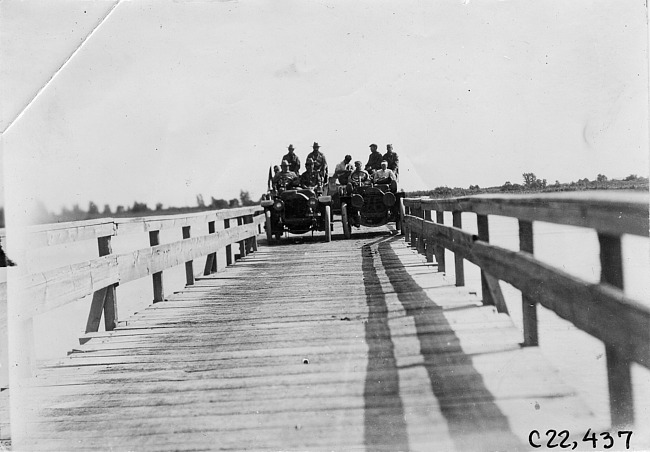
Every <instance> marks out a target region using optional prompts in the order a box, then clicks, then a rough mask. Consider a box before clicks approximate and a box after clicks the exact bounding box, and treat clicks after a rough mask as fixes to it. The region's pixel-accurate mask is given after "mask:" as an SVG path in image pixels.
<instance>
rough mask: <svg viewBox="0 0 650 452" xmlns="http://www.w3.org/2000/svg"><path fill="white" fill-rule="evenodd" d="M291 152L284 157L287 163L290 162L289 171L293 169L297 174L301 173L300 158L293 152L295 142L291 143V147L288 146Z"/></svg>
mask: <svg viewBox="0 0 650 452" xmlns="http://www.w3.org/2000/svg"><path fill="white" fill-rule="evenodd" d="M287 149H288V150H289V152H288V153H287V155H285V156H284V157H282V160H286V161H287V163H288V164H289V171H293V172H294V173H296V174H300V159H299V158H298V156H297V155H296V154H295V153H294V152H293V151H294V149H293V144H290V145H289V147H288V148H287Z"/></svg>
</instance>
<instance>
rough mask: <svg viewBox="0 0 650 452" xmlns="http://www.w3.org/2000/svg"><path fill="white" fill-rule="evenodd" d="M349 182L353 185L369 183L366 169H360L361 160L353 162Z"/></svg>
mask: <svg viewBox="0 0 650 452" xmlns="http://www.w3.org/2000/svg"><path fill="white" fill-rule="evenodd" d="M349 183H350V184H352V186H354V187H359V186H362V185H370V176H369V175H368V173H367V172H366V171H364V170H363V169H361V162H360V161H359V160H357V161H356V162H354V171H353V172H352V174H350V178H349Z"/></svg>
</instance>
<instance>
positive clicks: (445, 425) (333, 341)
mask: <svg viewBox="0 0 650 452" xmlns="http://www.w3.org/2000/svg"><path fill="white" fill-rule="evenodd" d="M338 238H339V237H337V236H335V240H334V241H333V242H331V243H323V242H322V241H321V240H320V238H319V237H314V238H313V239H312V238H310V237H306V238H302V239H299V240H292V241H291V242H290V243H289V244H282V245H277V246H273V247H267V246H260V249H259V251H258V252H257V253H255V254H253V255H250V256H248V257H246V258H244V259H242V260H240V261H239V262H238V263H237V264H236V265H235V266H233V267H230V268H228V269H227V270H226V271H224V272H221V273H217V274H215V275H212V276H210V277H204V278H201V279H199V280H197V282H196V285H195V286H193V287H188V288H187V289H185V290H183V291H181V292H179V293H177V294H174V295H171V296H169V297H168V299H167V300H166V301H164V302H161V303H158V304H156V305H153V306H151V307H149V308H147V309H145V310H143V311H142V312H140V313H138V314H136V315H134V316H133V317H132V318H130V319H129V320H128V322H127V323H126V324H125V325H122V326H121V327H119V328H117V329H116V330H115V331H113V332H110V333H97V334H96V335H95V337H93V339H91V340H90V341H88V342H87V343H86V344H84V345H83V346H80V347H78V349H76V350H75V351H74V353H72V354H71V355H70V356H68V357H67V358H65V359H62V360H60V361H58V362H56V363H52V364H51V365H50V366H47V367H44V368H42V369H41V370H40V371H39V372H38V374H37V375H36V376H35V378H33V379H32V380H30V381H29V384H28V385H27V386H26V387H24V388H21V389H19V390H18V391H17V397H18V400H17V403H18V404H19V406H20V407H21V408H20V416H19V417H18V418H16V419H14V422H13V425H12V433H13V445H14V447H15V448H16V449H17V450H77V449H79V450H135V451H144V450H310V451H311V450H340V451H349V450H368V451H380V450H385V451H399V450H413V451H416V450H422V451H431V450H441V451H442V450H444V451H453V450H458V451H466V450H486V451H487V450H529V449H530V446H529V445H528V435H529V432H530V431H531V430H532V429H536V430H539V431H541V432H544V431H546V429H548V428H555V429H558V430H561V429H569V430H571V431H574V432H575V433H576V434H580V438H579V439H581V438H582V436H581V435H582V434H584V431H586V429H587V428H592V429H595V428H599V427H601V428H603V429H606V428H607V427H606V426H600V425H598V423H597V422H596V421H595V418H594V417H593V416H592V415H591V413H590V412H589V409H588V408H587V407H586V405H585V404H583V403H582V402H581V401H580V400H579V398H578V397H577V396H576V394H575V391H574V390H573V389H572V388H570V387H568V386H567V385H566V384H564V383H563V382H562V381H561V379H560V378H559V376H558V374H557V372H556V371H555V370H554V369H553V368H552V367H551V366H550V365H549V364H548V363H547V362H546V360H545V359H544V358H543V356H542V355H541V353H540V352H539V350H538V349H536V348H525V349H522V348H521V347H520V346H519V342H521V334H520V332H519V331H518V330H517V329H516V328H515V327H514V326H513V324H512V322H511V320H510V318H509V317H508V316H506V315H504V314H499V313H497V312H496V311H495V310H494V309H493V308H492V307H484V306H482V305H481V303H480V300H479V299H478V298H477V297H476V295H475V294H473V293H470V292H469V291H467V290H466V289H464V288H457V287H455V286H454V285H453V283H451V282H450V281H448V280H447V279H445V278H444V276H443V275H442V274H440V273H436V272H435V265H434V264H428V263H426V262H425V259H424V258H423V257H422V256H420V255H417V254H416V253H415V252H414V251H412V250H411V249H410V248H408V247H407V246H406V245H405V243H404V241H403V240H402V239H401V238H400V237H397V236H394V235H391V233H390V232H389V231H388V229H379V230H378V229H375V230H367V232H366V233H359V232H356V234H354V235H353V238H352V240H336V239H338ZM263 243H264V242H263V241H262V244H263Z"/></svg>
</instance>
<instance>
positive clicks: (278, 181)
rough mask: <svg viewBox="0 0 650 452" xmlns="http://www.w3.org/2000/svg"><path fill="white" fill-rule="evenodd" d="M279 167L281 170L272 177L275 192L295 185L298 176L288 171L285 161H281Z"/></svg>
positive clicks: (287, 164)
mask: <svg viewBox="0 0 650 452" xmlns="http://www.w3.org/2000/svg"><path fill="white" fill-rule="evenodd" d="M280 167H282V170H281V171H280V172H279V173H277V174H276V175H275V176H273V187H275V189H276V190H283V189H287V188H291V187H292V186H293V185H295V183H296V181H297V179H298V176H297V175H296V173H294V172H293V171H289V163H288V162H287V161H286V160H282V163H281V164H280Z"/></svg>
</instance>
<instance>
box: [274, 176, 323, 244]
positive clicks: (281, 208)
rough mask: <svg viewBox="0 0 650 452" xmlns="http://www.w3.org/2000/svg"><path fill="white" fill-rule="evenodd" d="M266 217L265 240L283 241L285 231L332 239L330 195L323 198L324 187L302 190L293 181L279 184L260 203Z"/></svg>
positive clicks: (302, 188) (303, 188)
mask: <svg viewBox="0 0 650 452" xmlns="http://www.w3.org/2000/svg"><path fill="white" fill-rule="evenodd" d="M261 204H262V207H263V208H264V213H265V215H266V223H265V229H266V238H267V239H268V240H269V242H270V241H271V240H272V239H273V237H275V238H276V239H277V240H280V238H281V237H282V235H283V234H284V233H285V232H290V233H291V234H305V233H307V232H310V231H312V232H313V231H323V232H325V240H326V241H327V242H329V241H331V240H332V224H331V215H332V214H331V204H332V198H331V196H327V195H323V187H322V186H315V187H307V188H305V187H300V186H297V185H295V184H294V183H292V182H290V181H289V182H288V181H282V180H281V181H279V183H278V184H277V185H276V186H275V187H273V188H271V189H270V190H269V192H268V194H267V195H266V199H264V200H262V202H261Z"/></svg>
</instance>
